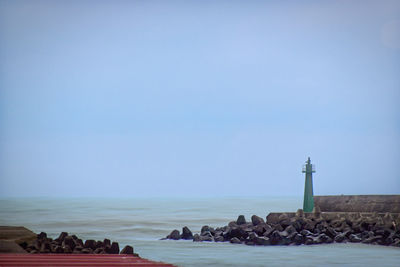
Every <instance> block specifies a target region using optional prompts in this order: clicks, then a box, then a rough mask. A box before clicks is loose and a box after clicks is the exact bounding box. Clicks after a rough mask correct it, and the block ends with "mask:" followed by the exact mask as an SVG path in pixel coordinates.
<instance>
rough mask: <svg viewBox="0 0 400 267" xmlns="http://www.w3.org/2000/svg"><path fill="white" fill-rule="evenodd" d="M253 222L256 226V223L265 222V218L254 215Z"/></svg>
mask: <svg viewBox="0 0 400 267" xmlns="http://www.w3.org/2000/svg"><path fill="white" fill-rule="evenodd" d="M238 219H239V218H238ZM251 223H252V224H253V225H254V226H256V225H259V224H264V223H265V222H264V219H263V218H261V217H258V216H257V215H253V216H251Z"/></svg>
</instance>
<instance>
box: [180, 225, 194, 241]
mask: <svg viewBox="0 0 400 267" xmlns="http://www.w3.org/2000/svg"><path fill="white" fill-rule="evenodd" d="M181 238H182V239H186V240H192V239H193V233H192V231H190V230H189V228H188V227H186V226H185V227H183V228H182V235H181Z"/></svg>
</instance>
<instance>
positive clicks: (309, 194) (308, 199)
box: [303, 157, 315, 212]
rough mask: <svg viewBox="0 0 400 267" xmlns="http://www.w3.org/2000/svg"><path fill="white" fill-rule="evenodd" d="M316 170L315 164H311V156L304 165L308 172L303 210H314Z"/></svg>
mask: <svg viewBox="0 0 400 267" xmlns="http://www.w3.org/2000/svg"><path fill="white" fill-rule="evenodd" d="M313 172H315V165H313V164H311V160H310V157H308V160H307V161H306V164H305V165H304V166H303V173H305V174H306V183H305V186H304V202H303V211H304V212H312V210H313V208H314V193H313V181H312V174H313Z"/></svg>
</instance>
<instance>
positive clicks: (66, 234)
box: [57, 232, 68, 243]
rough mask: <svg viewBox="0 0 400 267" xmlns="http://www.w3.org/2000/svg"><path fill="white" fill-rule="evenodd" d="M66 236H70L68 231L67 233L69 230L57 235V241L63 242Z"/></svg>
mask: <svg viewBox="0 0 400 267" xmlns="http://www.w3.org/2000/svg"><path fill="white" fill-rule="evenodd" d="M66 236H68V233H67V232H62V233H61V234H60V235H59V236H58V237H57V241H58V242H60V243H61V242H62V241H64V238H65V237H66Z"/></svg>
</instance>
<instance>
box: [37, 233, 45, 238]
mask: <svg viewBox="0 0 400 267" xmlns="http://www.w3.org/2000/svg"><path fill="white" fill-rule="evenodd" d="M46 238H47V234H46V233H45V232H40V234H38V235H37V239H46Z"/></svg>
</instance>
